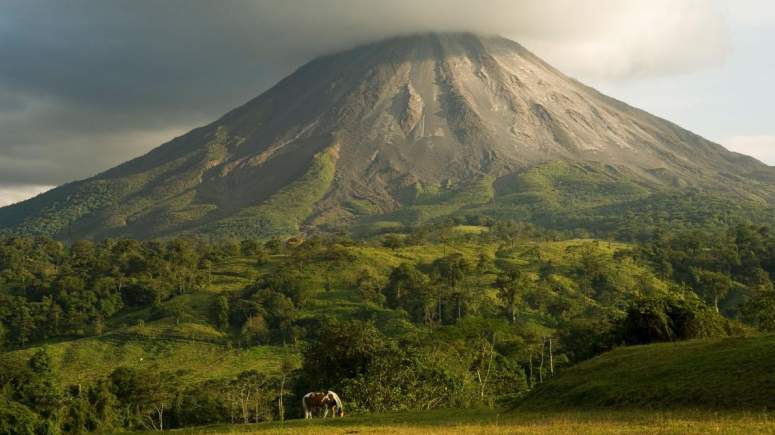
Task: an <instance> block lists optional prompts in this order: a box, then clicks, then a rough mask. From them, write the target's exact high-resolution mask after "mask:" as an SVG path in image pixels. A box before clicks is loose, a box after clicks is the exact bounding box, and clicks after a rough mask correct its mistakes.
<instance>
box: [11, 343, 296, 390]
mask: <svg viewBox="0 0 775 435" xmlns="http://www.w3.org/2000/svg"><path fill="white" fill-rule="evenodd" d="M46 347H47V349H48V351H49V354H50V355H51V357H52V362H53V364H54V367H55V368H57V369H58V371H59V373H60V379H59V381H61V382H62V383H63V384H67V385H71V384H78V383H91V382H94V381H96V380H98V379H100V378H104V377H105V376H107V375H109V374H110V373H111V372H112V371H113V370H114V369H116V368H117V367H135V368H140V367H153V368H155V369H157V370H158V371H162V372H178V373H179V374H180V375H181V379H182V380H183V382H184V383H191V384H194V383H197V382H200V381H204V380H208V379H219V378H227V377H232V376H236V375H237V374H239V373H241V372H243V371H246V370H258V371H261V372H264V373H269V374H271V373H274V372H276V371H277V370H279V366H280V361H281V358H280V356H281V355H282V349H280V348H278V347H275V346H260V347H251V348H248V349H244V350H240V349H232V348H228V347H226V346H223V345H220V344H216V343H207V342H201V341H195V340H185V339H171V338H169V337H154V338H144V337H137V336H131V335H123V334H115V335H103V336H100V337H95V338H85V339H81V340H73V341H67V342H61V343H52V344H49V345H47V346H46ZM36 350H37V348H29V349H25V350H23V351H16V352H13V354H14V355H13V357H21V358H24V359H27V358H29V357H30V356H32V354H33V353H34V352H35V351H36Z"/></svg>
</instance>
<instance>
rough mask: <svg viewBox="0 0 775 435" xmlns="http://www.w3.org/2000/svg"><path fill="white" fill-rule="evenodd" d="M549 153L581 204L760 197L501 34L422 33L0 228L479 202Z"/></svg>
mask: <svg viewBox="0 0 775 435" xmlns="http://www.w3.org/2000/svg"><path fill="white" fill-rule="evenodd" d="M556 162H562V163H559V164H560V165H561V166H562V165H564V166H566V168H570V169H562V171H566V172H567V171H573V172H577V173H587V174H593V175H591V177H592V178H594V179H595V180H601V182H602V183H603V185H602V187H601V189H602V191H598V190H600V189H598V186H597V185H596V184H595V185H594V186H592V187H593V188H592V190H594V191H595V192H594V195H593V197H590V198H591V200H592V201H591V202H587V201H582V203H583V205H584V206H587V205H595V206H600V205H606V204H612V203H617V202H620V201H623V200H626V201H632V200H636V199H639V198H642V197H644V196H647V195H649V194H650V193H653V192H662V191H666V190H681V189H685V188H698V189H703V190H708V191H711V192H714V193H718V194H721V195H725V196H728V197H730V198H734V199H735V200H738V199H740V200H744V201H748V202H750V203H751V204H757V203H758V204H766V203H767V202H768V201H770V200H772V199H774V198H775V187H773V186H775V182H774V181H773V180H775V175H773V174H774V173H775V172H774V171H773V169H772V168H769V167H767V166H765V165H763V164H761V163H760V162H758V161H756V160H754V159H752V158H750V157H746V156H743V155H740V154H736V153H732V152H729V151H727V150H726V149H724V148H723V147H721V146H720V145H717V144H714V143H712V142H709V141H707V140H705V139H703V138H701V137H699V136H697V135H694V134H692V133H690V132H688V131H685V130H683V129H681V128H679V127H677V126H675V125H673V124H671V123H669V122H667V121H665V120H662V119H659V118H657V117H654V116H652V115H649V114H648V113H645V112H643V111H640V110H638V109H635V108H632V107H630V106H628V105H626V104H624V103H621V102H619V101H616V100H614V99H611V98H609V97H606V96H604V95H602V94H600V93H598V92H597V91H595V90H593V89H591V88H588V87H586V86H584V85H582V84H580V83H578V82H576V81H574V80H572V79H570V78H568V77H566V76H565V75H563V74H562V73H560V72H558V71H557V70H555V69H554V68H552V67H551V66H549V65H547V64H546V63H545V62H543V61H541V60H540V59H539V58H537V57H536V56H534V55H533V54H531V53H530V52H528V51H527V50H525V49H524V48H523V47H522V46H520V45H518V44H517V43H515V42H512V41H509V40H506V39H503V38H499V37H482V36H476V35H471V34H423V35H413V36H406V37H400V38H394V39H390V40H386V41H382V42H378V43H375V44H370V45H366V46H362V47H358V48H355V49H352V50H349V51H346V52H343V53H338V54H334V55H330V56H324V57H321V58H318V59H315V60H313V61H312V62H310V63H308V64H306V65H304V66H303V67H301V68H300V69H299V70H297V71H296V72H295V73H293V74H292V75H290V76H288V77H287V78H285V79H283V80H282V81H280V82H279V83H278V84H277V85H275V86H274V87H273V88H271V89H270V90H268V91H267V92H265V93H264V94H262V95H260V96H259V97H257V98H255V99H253V100H251V101H250V102H248V103H247V104H245V105H244V106H242V107H240V108H237V109H235V110H234V111H232V112H230V113H228V114H226V115H225V116H223V117H222V118H221V119H219V120H217V121H215V122H214V123H212V124H210V125H208V126H205V127H202V128H198V129H195V130H193V131H191V132H190V133H188V134H186V135H184V136H181V137H179V138H175V139H173V140H172V141H170V142H169V143H167V144H164V145H162V146H161V147H159V148H157V149H155V150H153V151H151V152H150V153H148V154H146V155H145V156H142V157H140V158H137V159H135V160H132V161H130V162H128V163H125V164H123V165H121V166H118V167H116V168H114V169H111V170H109V171H107V172H105V173H103V174H100V175H98V176H96V177H93V178H91V179H88V180H84V181H79V182H75V183H70V184H67V185H64V186H62V187H60V188H57V189H54V190H53V191H50V192H47V193H45V194H43V195H40V196H38V197H36V198H33V199H31V200H28V201H25V202H23V203H20V204H17V205H13V206H10V207H6V208H3V209H0V228H4V229H5V230H6V231H7V232H17V233H32V234H49V235H54V236H57V237H89V238H101V237H116V236H132V237H160V236H169V235H178V234H198V235H209V236H213V237H222V236H235V237H244V236H251V237H254V236H258V237H267V236H271V235H281V234H291V233H294V232H297V231H299V230H303V229H304V228H312V227H322V228H327V227H336V226H340V225H343V224H349V223H363V224H365V225H371V224H382V225H395V224H405V223H415V222H418V221H423V220H427V219H433V218H437V217H441V216H444V215H449V214H455V213H461V212H464V211H465V209H467V208H478V212H479V213H483V214H491V212H493V210H496V211H497V210H500V211H503V209H504V208H506V209H508V208H509V207H511V206H513V205H516V206H521V205H524V204H523V203H522V202H519V201H517V202H518V203H517V204H514V201H515V200H524V199H525V198H519V196H520V195H522V196H523V197H524V196H526V194H527V192H529V191H530V189H528V190H525V180H524V177H525V176H528V177H529V173H527V175H524V174H525V171H527V170H530V169H531V168H536V167H546V165H549V167H550V168H551V167H554V166H553V165H556V164H558V163H556ZM590 165H591V166H590ZM521 174H522V175H521ZM589 177H590V176H587V179H589ZM528 184H529V183H528ZM620 185H621V186H623V187H621V188H620V187H619V186H620ZM477 186H478V187H477ZM528 187H529V186H528ZM533 187H535V186H533ZM472 189H473V190H475V191H476V192H479V193H481V195H478V194H477V195H472V194H470V192H471V190H472ZM622 189H623V190H622ZM551 190H552V191H555V192H559V193H557V194H558V195H559V196H562V195H563V194H562V192H571V193H573V195H577V196H580V197H582V198H586V197H587V193H588V192H586V191H582V192H579V193H578V194H577V193H576V192H575V191H574V186H572V185H558V186H554V187H553V188H552V189H551ZM607 190H611V191H612V192H613V193H612V194H608V193H606V192H607ZM533 191H535V189H534V190H533ZM466 192H469V194H466ZM504 192H506V193H504ZM500 194H504V195H507V196H508V195H511V196H510V197H508V198H510V199H508V198H506V199H505V200H504V198H500V197H499V196H500ZM528 196H529V195H528ZM550 196H551V195H550ZM527 199H528V200H530V198H527ZM533 199H535V198H533ZM538 199H539V202H540V201H543V200H545V199H546V198H545V197H544V195H541V197H540V198H538ZM297 201H298V203H296V202H297ZM548 201H549V202H551V201H552V199H551V198H549V199H548ZM510 203H511V205H509V204H510ZM488 204H489V205H492V206H491V207H490V206H489V205H488ZM577 205H579V204H577ZM536 207H540V204H538V205H536ZM493 213H494V212H493ZM383 216H384V217H385V219H383V218H382V217H383Z"/></svg>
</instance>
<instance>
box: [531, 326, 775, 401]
mask: <svg viewBox="0 0 775 435" xmlns="http://www.w3.org/2000/svg"><path fill="white" fill-rule="evenodd" d="M773 388H775V337H773V336H771V335H769V336H760V337H745V338H741V337H734V338H715V339H705V340H692V341H684V342H676V343H659V344H650V345H645V346H629V347H622V348H617V349H614V350H613V351H611V352H608V353H605V354H603V355H600V356H598V357H596V358H593V359H591V360H589V361H585V362H582V363H580V364H577V365H575V366H573V367H570V368H568V369H566V370H563V372H562V373H561V374H560V375H559V376H557V377H555V378H553V379H551V380H550V381H548V382H545V383H543V384H541V385H539V386H538V387H537V388H536V389H535V390H533V391H532V392H531V393H530V395H529V396H528V397H527V398H526V399H525V401H524V402H523V406H524V407H525V408H530V409H535V408H543V409H555V410H556V409H567V408H610V407H623V408H624V407H626V408H650V409H655V408H661V409H678V408H688V409H698V408H706V409H741V410H742V409H747V410H771V409H773V408H775V397H774V396H773V395H772V391H773Z"/></svg>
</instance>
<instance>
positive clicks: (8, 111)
mask: <svg viewBox="0 0 775 435" xmlns="http://www.w3.org/2000/svg"><path fill="white" fill-rule="evenodd" d="M419 31H474V32H481V33H493V34H501V35H503V36H507V37H510V38H512V39H514V40H516V41H518V42H520V43H522V44H523V45H525V46H526V47H527V48H529V49H530V50H532V51H533V52H534V53H536V54H538V55H539V56H541V57H543V58H544V59H545V60H547V61H548V62H550V63H552V64H554V65H555V66H556V67H558V68H559V69H561V70H563V71H564V72H566V73H567V74H569V75H571V76H573V77H575V78H577V79H579V80H581V81H583V82H585V83H587V84H591V85H593V86H595V87H597V88H598V89H599V90H601V91H603V92H604V93H607V94H609V95H611V96H613V97H616V98H619V99H621V100H624V101H626V102H628V103H630V104H632V105H635V106H638V107H640V108H643V109H646V110H648V111H650V112H652V113H654V114H656V115H659V116H662V117H665V118H667V119H670V120H671V121H674V122H676V123H678V124H679V125H682V126H683V127H686V128H688V129H690V130H692V131H694V132H696V133H698V134H700V135H702V136H705V137H707V138H709V139H711V140H714V141H716V142H719V143H721V144H723V145H725V146H727V147H729V148H731V149H734V150H737V151H740V152H744V153H747V154H750V155H753V156H755V157H757V158H759V159H760V160H762V161H765V162H767V163H769V164H775V122H774V121H775V109H773V108H772V107H773V102H775V80H773V77H775V56H773V55H772V53H773V47H775V2H772V1H769V0H743V1H733V0H726V1H725V0H651V1H646V0H584V1H578V0H554V1H552V0H544V1H541V2H540V4H539V2H537V1H532V0H531V1H519V0H490V1H487V0H478V1H476V2H474V1H470V0H391V1H383V0H379V1H378V0H373V1H370V0H255V1H247V0H245V1H239V0H231V1H207V0H166V1H162V0H158V1H145V0H126V1H118V0H113V1H106V0H89V1H86V0H68V1H59V0H49V1H40V0H0V205H3V204H8V203H12V202H15V201H18V200H21V199H24V198H26V197H28V196H30V195H33V194H35V193H37V192H39V191H41V190H44V189H47V188H50V186H54V185H58V184H61V183H64V182H67V181H72V180H75V179H81V178H85V177H88V176H91V175H94V174H96V173H98V172H101V171H103V170H105V169H108V168H109V167H112V166H114V165H116V164H118V163H121V162H123V161H125V160H128V159H130V158H132V157H136V156H138V155H141V154H143V153H145V152H146V151H148V150H150V149H151V148H153V147H155V146H158V145H159V144H161V143H163V142H165V141H167V140H169V139H171V138H172V137H174V136H176V135H179V134H182V133H184V132H186V131H188V130H190V129H192V128H194V127H196V126H199V125H202V124H205V123H208V122H210V121H212V120H214V119H215V118H217V117H218V116H220V115H222V114H223V113H225V112H226V111H228V110H229V109H232V108H234V107H236V106H238V105H240V104H241V103H244V102H245V101H247V100H249V99H251V98H252V97H254V96H256V95H258V94H259V93H261V92H262V91H264V90H266V89H267V88H268V87H270V86H271V85H272V84H274V83H275V82H276V81H277V80H279V79H280V78H282V77H283V76H284V75H286V74H288V73H290V72H292V71H293V70H294V69H295V68H297V67H298V66H300V65H301V64H302V63H304V62H305V61H307V60H309V59H311V58H312V57H314V56H316V55H319V54H324V53H327V52H331V51H335V50H339V49H344V48H348V47H350V46H353V45H356V44H359V43H362V42H367V41H371V40H375V39H380V38H383V37H386V36H391V35H395V34H400V33H410V32H419Z"/></svg>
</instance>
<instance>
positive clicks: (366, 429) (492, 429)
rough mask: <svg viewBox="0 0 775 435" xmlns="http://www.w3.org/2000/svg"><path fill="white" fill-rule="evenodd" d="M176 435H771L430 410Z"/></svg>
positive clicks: (612, 416) (764, 421)
mask: <svg viewBox="0 0 775 435" xmlns="http://www.w3.org/2000/svg"><path fill="white" fill-rule="evenodd" d="M171 432H172V433H176V434H191V435H193V434H238V433H239V434H248V433H251V434H252V433H255V434H259V433H267V434H299V435H304V434H309V435H311V434H359V433H363V434H418V435H419V434H538V435H550V434H551V435H560V434H563V435H564V434H707V433H714V434H741V435H742V434H772V433H775V420H773V419H772V417H771V416H769V415H767V414H763V413H760V414H744V413H727V414H716V413H708V412H703V411H684V412H656V411H615V412H609V411H606V412H593V413H589V412H586V413H581V412H548V413H537V412H498V411H494V410H458V409H456V410H435V411H425V412H401V413H389V414H380V415H370V416H359V417H345V418H342V419H328V420H325V421H324V420H321V419H315V420H289V421H287V422H286V423H285V425H284V427H281V425H280V423H279V422H270V423H262V424H257V425H231V426H230V425H224V426H212V427H205V428H195V429H186V430H174V431H171Z"/></svg>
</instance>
